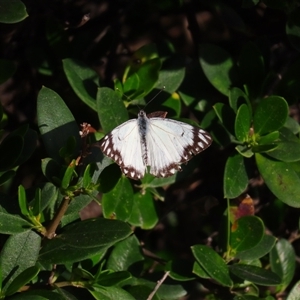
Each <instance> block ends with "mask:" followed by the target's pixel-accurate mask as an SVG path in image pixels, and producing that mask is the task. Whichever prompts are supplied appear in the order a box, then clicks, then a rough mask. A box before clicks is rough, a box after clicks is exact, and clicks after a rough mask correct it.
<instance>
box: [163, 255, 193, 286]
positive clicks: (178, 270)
mask: <svg viewBox="0 0 300 300" xmlns="http://www.w3.org/2000/svg"><path fill="white" fill-rule="evenodd" d="M195 264H197V262H195V263H194V265H195ZM165 270H166V271H170V274H169V276H170V277H171V278H173V279H174V280H177V281H190V280H194V279H195V276H193V275H192V274H191V271H192V270H193V264H192V262H191V261H189V260H184V259H176V260H171V261H169V262H168V263H167V265H166V267H165Z"/></svg>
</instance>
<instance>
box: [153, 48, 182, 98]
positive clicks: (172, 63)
mask: <svg viewBox="0 0 300 300" xmlns="http://www.w3.org/2000/svg"><path fill="white" fill-rule="evenodd" d="M184 77H185V57H183V56H181V55H178V54H177V55H176V54H175V55H172V56H169V57H168V58H167V59H166V60H164V62H163V64H162V67H161V70H160V72H159V77H158V81H157V83H156V87H157V88H162V87H163V86H165V91H166V92H169V93H174V92H176V91H177V90H178V88H179V86H180V85H181V83H182V81H183V79H184Z"/></svg>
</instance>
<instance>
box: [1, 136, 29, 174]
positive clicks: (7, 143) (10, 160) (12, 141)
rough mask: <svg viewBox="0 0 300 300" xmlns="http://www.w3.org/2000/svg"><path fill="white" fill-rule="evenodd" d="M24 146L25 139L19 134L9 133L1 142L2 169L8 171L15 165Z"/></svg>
mask: <svg viewBox="0 0 300 300" xmlns="http://www.w3.org/2000/svg"><path fill="white" fill-rule="evenodd" d="M23 147H24V139H23V138H22V137H21V136H19V135H15V136H11V135H8V136H7V137H6V138H5V139H4V140H3V141H2V143H1V144H0V171H1V172H3V171H7V170H8V169H10V168H12V167H14V166H15V165H16V162H17V161H18V159H19V157H20V156H21V153H22V151H23Z"/></svg>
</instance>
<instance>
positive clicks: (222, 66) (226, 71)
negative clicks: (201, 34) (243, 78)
mask: <svg viewBox="0 0 300 300" xmlns="http://www.w3.org/2000/svg"><path fill="white" fill-rule="evenodd" d="M200 64H201V67H202V69H203V72H204V74H205V75H206V77H207V79H208V80H209V82H210V83H211V84H212V85H213V86H214V87H215V88H216V89H217V90H218V91H219V92H220V93H222V94H224V95H228V94H229V90H230V88H231V87H232V86H234V85H235V83H237V81H238V73H237V69H236V66H235V65H234V62H233V59H232V58H231V57H230V55H229V53H228V52H226V51H225V50H224V49H222V48H220V47H218V46H215V45H213V44H201V48H200Z"/></svg>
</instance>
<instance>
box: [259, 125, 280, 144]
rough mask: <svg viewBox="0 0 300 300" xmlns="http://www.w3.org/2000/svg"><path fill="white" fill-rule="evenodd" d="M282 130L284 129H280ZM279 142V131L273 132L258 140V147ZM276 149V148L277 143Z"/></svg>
mask: <svg viewBox="0 0 300 300" xmlns="http://www.w3.org/2000/svg"><path fill="white" fill-rule="evenodd" d="M282 129H284V128H282ZM282 129H281V130H282ZM278 141H279V131H273V132H270V133H269V134H266V135H263V136H261V137H260V138H259V139H258V143H259V145H268V144H274V143H275V142H278ZM275 144H276V147H277V143H275Z"/></svg>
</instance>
